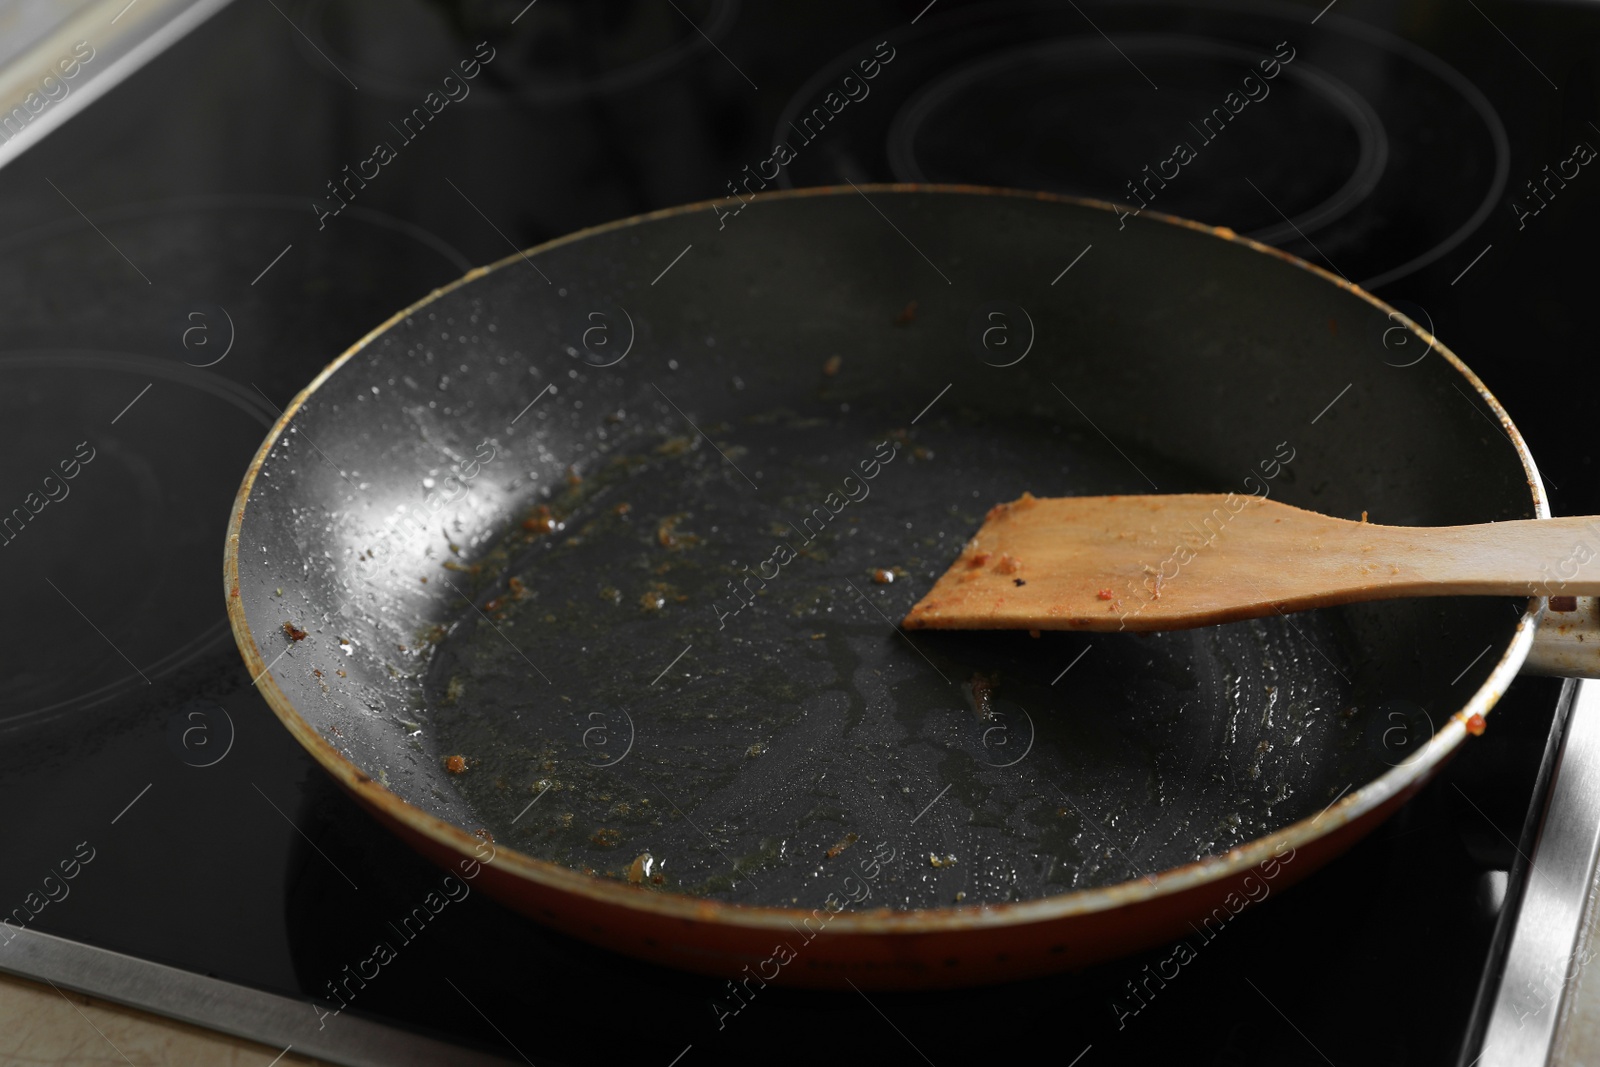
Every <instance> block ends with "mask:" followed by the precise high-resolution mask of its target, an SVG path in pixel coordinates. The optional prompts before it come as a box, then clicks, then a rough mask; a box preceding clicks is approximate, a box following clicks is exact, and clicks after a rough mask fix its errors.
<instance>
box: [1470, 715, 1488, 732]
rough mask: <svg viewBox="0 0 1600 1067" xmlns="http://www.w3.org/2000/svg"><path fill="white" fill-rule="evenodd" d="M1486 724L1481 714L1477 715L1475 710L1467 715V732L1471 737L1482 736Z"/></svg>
mask: <svg viewBox="0 0 1600 1067" xmlns="http://www.w3.org/2000/svg"><path fill="white" fill-rule="evenodd" d="M1487 725H1488V724H1487V723H1485V722H1484V721H1483V716H1482V715H1479V714H1478V713H1477V712H1473V713H1472V714H1471V715H1469V716H1467V733H1469V734H1471V735H1472V736H1473V737H1482V736H1483V731H1484V729H1485V727H1486V726H1487Z"/></svg>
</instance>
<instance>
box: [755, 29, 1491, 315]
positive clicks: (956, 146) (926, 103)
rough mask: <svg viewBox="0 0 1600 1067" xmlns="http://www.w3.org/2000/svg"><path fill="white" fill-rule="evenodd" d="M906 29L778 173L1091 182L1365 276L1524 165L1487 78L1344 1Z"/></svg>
mask: <svg viewBox="0 0 1600 1067" xmlns="http://www.w3.org/2000/svg"><path fill="white" fill-rule="evenodd" d="M1152 26H1159V27H1161V28H1162V32H1151V29H1150V28H1151V27H1152ZM1096 31H1099V32H1096ZM1106 35H1111V36H1112V37H1114V44H1115V48H1111V47H1107V43H1106V42H1107V36H1106ZM889 40H890V41H891V42H892V43H893V45H894V46H895V48H896V51H897V54H900V55H903V56H905V58H904V59H902V60H901V61H900V62H899V64H898V65H897V66H896V68H895V69H894V71H893V74H892V76H891V77H888V78H883V79H881V80H880V81H879V82H878V83H877V84H876V85H875V86H874V87H873V88H874V89H875V94H874V95H875V97H876V98H875V99H873V100H872V101H871V102H870V103H864V104H863V106H861V107H859V108H856V109H854V110H855V112H856V114H855V115H854V116H852V120H851V121H850V122H849V123H846V124H842V125H844V126H845V127H846V128H845V129H843V130H842V131H841V133H840V135H839V136H840V138H841V142H840V143H836V144H835V145H834V146H833V147H832V148H831V149H830V151H828V152H825V153H820V152H810V153H807V154H805V155H804V156H803V157H801V158H799V159H797V161H796V162H795V164H794V165H793V166H792V167H789V168H787V169H786V170H784V171H783V172H782V173H781V174H780V175H779V177H778V180H779V182H780V183H782V184H784V185H809V184H815V183H825V182H841V181H845V180H850V181H854V182H857V183H859V182H862V181H867V180H885V179H894V180H899V181H934V182H957V183H973V184H979V185H995V186H1009V187H1015V188H1023V189H1040V190H1045V191H1049V192H1055V193H1064V194H1069V195H1074V196H1085V197H1090V198H1093V199H1099V200H1106V201H1109V202H1111V203H1113V204H1115V205H1116V206H1117V207H1118V208H1119V210H1121V211H1124V212H1127V213H1129V214H1137V213H1138V212H1141V211H1143V210H1145V209H1146V208H1148V209H1150V210H1153V211H1159V212H1163V213H1166V214H1173V215H1178V216H1181V217H1184V218H1193V219H1197V220H1199V221H1202V222H1209V223H1212V224H1214V225H1219V226H1227V227H1229V228H1231V229H1233V230H1235V231H1236V232H1239V233H1244V234H1248V235H1249V236H1251V237H1254V238H1256V239H1257V240H1260V241H1263V242H1266V243H1268V244H1273V245H1277V246H1279V247H1283V248H1286V249H1288V250H1289V251H1292V252H1294V253H1296V254H1297V255H1301V256H1303V257H1305V258H1308V259H1310V260H1311V261H1313V262H1316V263H1318V264H1319V265H1322V266H1324V267H1328V268H1329V269H1331V270H1333V271H1335V272H1337V273H1341V274H1343V275H1344V276H1345V277H1347V278H1349V279H1351V280H1353V281H1356V282H1358V283H1360V284H1362V285H1364V286H1366V287H1368V288H1374V287H1377V286H1380V285H1384V284H1387V283H1389V282H1393V281H1396V280H1398V279H1400V278H1403V277H1406V276H1408V275H1410V274H1412V273H1414V272H1415V271H1418V270H1420V269H1422V268H1423V267H1426V266H1427V265H1428V264H1430V263H1433V262H1435V261H1437V260H1438V259H1439V258H1440V257H1442V256H1444V255H1446V254H1447V253H1449V252H1450V251H1451V250H1452V249H1454V248H1456V247H1457V246H1458V245H1460V243H1461V242H1462V241H1463V240H1464V239H1465V237H1466V235H1467V234H1468V233H1470V232H1472V231H1473V230H1475V229H1477V228H1478V226H1479V225H1481V224H1482V222H1483V220H1484V219H1485V218H1486V217H1487V215H1488V214H1489V212H1490V211H1491V210H1492V209H1493V207H1494V205H1495V204H1496V203H1497V202H1498V200H1499V198H1500V196H1501V194H1502V193H1503V191H1504V190H1505V186H1506V179H1507V174H1508V168H1509V161H1510V149H1509V145H1508V142H1507V138H1506V133H1505V130H1504V127H1503V126H1502V124H1501V121H1500V118H1499V116H1498V115H1497V114H1496V112H1495V110H1494V108H1493V107H1492V106H1491V105H1490V104H1489V102H1488V100H1487V99H1485V97H1484V96H1483V93H1482V92H1481V91H1480V90H1479V89H1478V88H1477V87H1476V86H1475V85H1473V84H1472V83H1471V82H1470V81H1468V80H1467V79H1466V78H1465V77H1463V76H1462V75H1461V73H1460V72H1459V71H1457V70H1456V69H1454V68H1453V67H1451V66H1450V65H1449V64H1447V63H1445V62H1444V61H1443V60H1441V59H1440V58H1439V57H1438V56H1436V55H1434V54H1432V53H1431V52H1429V51H1427V50H1426V49H1423V48H1421V47H1419V46H1418V45H1416V44H1413V43H1411V42H1409V41H1407V40H1405V39H1403V38H1401V37H1399V36H1397V35H1395V34H1392V33H1389V32H1387V31H1385V30H1383V29H1380V28H1378V27H1375V26H1372V25H1369V24H1366V23H1363V22H1358V21H1355V20H1353V19H1349V18H1346V17H1344V16H1342V15H1338V14H1328V15H1326V16H1325V17H1323V18H1322V19H1319V21H1318V24H1317V29H1316V30H1315V31H1312V32H1308V27H1307V20H1306V17H1305V15H1304V12H1303V11H1302V9H1301V8H1299V7H1296V6H1292V5H1288V4H1278V3H1256V2H1249V3H1228V2H1208V0H1198V2H1194V3H1173V2H1170V0H1151V2H1144V0H1141V2H1138V3H1117V4H1096V5H1084V13H1083V14H1080V13H1078V12H1076V11H1074V10H1071V9H1061V8H1059V7H1056V6H1045V5H1042V4H1033V3H1026V4H998V5H983V6H979V7H972V8H966V9H959V10H955V11H952V12H950V13H948V14H943V15H938V16H934V15H930V16H929V17H928V18H927V19H926V20H923V21H922V22H921V23H920V24H919V25H917V26H915V27H903V28H901V29H900V30H898V31H896V32H895V33H893V34H891V35H889ZM1019 41H1021V42H1026V43H1021V44H1019V43H1018V42H1019ZM852 55H853V53H851V52H846V53H843V54H842V55H841V56H840V57H839V58H837V59H835V60H834V61H833V62H832V63H830V64H829V65H827V66H825V67H823V68H822V69H821V70H819V71H818V72H817V73H816V74H815V75H814V76H813V77H812V79H811V80H810V82H808V83H807V85H806V86H804V87H803V88H801V89H800V91H799V92H797V93H796V94H795V95H794V96H793V97H792V98H791V99H790V101H789V104H788V107H787V108H786V109H785V112H784V114H783V116H782V117H781V118H780V120H779V122H778V124H777V127H776V134H775V136H777V137H779V138H782V137H784V136H785V135H786V133H787V131H788V130H790V129H792V128H793V127H792V126H791V123H793V122H794V121H796V120H797V118H802V117H803V116H805V115H807V114H811V113H813V110H814V108H816V107H817V106H818V105H819V103H820V102H821V101H822V100H823V98H824V95H825V93H826V90H827V89H828V88H829V87H830V86H831V85H832V84H833V83H834V82H836V81H837V80H838V79H839V77H841V76H842V75H843V74H845V73H848V68H849V66H850V63H851V59H852ZM1419 190H1427V194H1426V196H1423V197H1419V196H1418V191H1419ZM1380 232H1381V233H1382V234H1383V240H1382V241H1374V240H1373V237H1374V235H1375V234H1377V233H1380Z"/></svg>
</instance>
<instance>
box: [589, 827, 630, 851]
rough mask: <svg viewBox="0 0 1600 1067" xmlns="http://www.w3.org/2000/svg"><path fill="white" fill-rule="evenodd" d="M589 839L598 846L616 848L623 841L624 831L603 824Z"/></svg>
mask: <svg viewBox="0 0 1600 1067" xmlns="http://www.w3.org/2000/svg"><path fill="white" fill-rule="evenodd" d="M589 840H590V841H592V842H594V844H595V846H596V847H597V848H616V847H617V846H618V845H620V844H621V843H622V831H621V830H610V829H607V828H606V827H604V826H602V827H600V829H598V830H596V831H595V832H594V833H592V834H590V835H589Z"/></svg>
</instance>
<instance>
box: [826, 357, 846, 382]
mask: <svg viewBox="0 0 1600 1067" xmlns="http://www.w3.org/2000/svg"><path fill="white" fill-rule="evenodd" d="M843 363H844V360H843V359H842V358H841V357H839V356H829V357H828V362H826V363H824V364H823V365H822V373H823V374H826V375H827V376H828V377H830V378H832V377H833V376H834V375H835V374H838V373H839V367H840V365H841V364H843Z"/></svg>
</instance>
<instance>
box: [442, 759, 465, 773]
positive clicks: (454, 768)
mask: <svg viewBox="0 0 1600 1067" xmlns="http://www.w3.org/2000/svg"><path fill="white" fill-rule="evenodd" d="M444 769H445V770H447V771H449V772H450V773H451V774H461V773H463V772H465V771H466V769H467V757H465V756H461V755H456V756H449V757H447V758H446V759H445V761H444Z"/></svg>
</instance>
